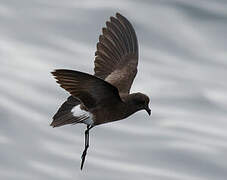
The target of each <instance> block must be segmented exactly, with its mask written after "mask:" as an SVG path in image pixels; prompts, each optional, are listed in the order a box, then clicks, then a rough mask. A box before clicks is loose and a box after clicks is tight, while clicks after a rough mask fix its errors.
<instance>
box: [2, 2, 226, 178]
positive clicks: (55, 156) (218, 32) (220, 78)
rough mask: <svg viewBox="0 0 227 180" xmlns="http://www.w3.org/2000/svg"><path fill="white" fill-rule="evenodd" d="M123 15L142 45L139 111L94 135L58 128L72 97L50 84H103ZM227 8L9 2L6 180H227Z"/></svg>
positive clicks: (5, 8) (5, 13)
mask: <svg viewBox="0 0 227 180" xmlns="http://www.w3.org/2000/svg"><path fill="white" fill-rule="evenodd" d="M116 12H120V13H121V14H123V15H124V16H126V17H127V18H128V19H129V20H130V21H131V23H132V24H133V26H134V28H135V31H136V33H137V36H138V41H139V46H140V60H139V68H138V74H137V77H136V79H135V81H134V84H133V87H132V92H138V91H141V92H144V93H146V94H148V95H149V96H150V97H151V99H152V110H153V116H152V117H149V116H147V113H146V112H145V111H140V112H138V113H136V114H134V115H133V116H131V117H130V118H127V119H126V120H124V121H120V122H115V123H110V124H105V125H101V126H98V127H96V128H94V129H92V130H91V137H90V148H89V150H88V155H87V159H86V163H85V167H84V169H83V171H82V172H81V171H80V169H79V168H80V157H81V153H82V151H83V148H84V130H85V127H86V126H85V125H82V124H81V125H77V126H65V127H61V128H55V129H53V128H51V127H50V126H49V124H50V123H51V121H52V116H53V115H54V114H55V112H56V111H57V109H58V107H59V106H60V105H61V104H62V103H63V102H64V100H65V99H66V98H67V97H68V93H67V92H66V91H64V90H63V89H61V88H60V87H59V86H58V85H57V84H56V83H55V80H54V79H53V77H52V76H51V74H50V71H53V70H54V69H56V68H68V69H74V70H80V71H84V72H88V73H91V74H93V68H94V65H93V60H94V52H95V50H96V42H97V41H98V36H99V34H100V33H101V28H102V27H104V26H105V22H106V21H107V20H108V19H109V17H110V16H114V15H115V13H116ZM226 32H227V1H226V0H219V1H214V0H206V1H202V0H201V1H197V0H191V1H188V0H143V1H140V0H124V1H122V0H115V1H105V0H90V1H88V0H84V1H77V0H66V1H61V0H20V1H18V0H0V179H2V180H14V179H15V180H28V179H29V180H30V179H33V180H40V179H42V180H57V179H59V180H60V179H65V180H72V179H82V180H90V179H92V180H99V179H108V180H114V179H130V180H137V179H139V178H140V179H143V180H151V179H152V180H153V179H154V180H222V179H223V180H224V179H226V178H227V156H226V151H227V130H226V129H227V83H226V82H227V59H226V57H227V51H226V49H227V41H226Z"/></svg>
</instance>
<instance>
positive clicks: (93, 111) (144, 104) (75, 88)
mask: <svg viewBox="0 0 227 180" xmlns="http://www.w3.org/2000/svg"><path fill="white" fill-rule="evenodd" d="M138 54H139V52H138V42H137V37H136V33H135V31H134V29H133V27H132V25H131V23H130V22H129V21H128V20H127V19H126V18H125V17H124V16H122V15H120V14H119V13H117V14H116V17H110V21H107V22H106V27H105V28H103V29H102V35H100V37H99V42H98V43H97V51H96V52H95V56H96V57H95V68H94V71H95V74H94V75H90V74H87V73H83V72H79V71H73V70H66V69H59V70H55V71H54V72H52V74H53V75H54V77H55V78H56V80H57V83H58V84H60V86H61V87H62V88H64V89H65V90H66V91H68V92H69V93H70V94H71V96H70V97H69V98H68V99H67V101H66V102H64V103H63V104H62V106H61V107H60V109H59V110H58V111H57V113H56V114H55V115H54V117H53V122H52V123H51V126H53V127H59V126H63V125H66V124H76V123H81V122H82V123H85V124H87V130H86V131H85V150H84V152H83V155H82V163H81V169H82V168H83V163H84V160H85V156H86V152H87V148H88V146H89V145H88V139H89V129H91V128H92V127H94V126H96V125H99V124H103V123H107V122H112V121H117V120H121V119H124V118H126V117H128V116H130V115H131V114H133V113H135V112H136V111H139V110H143V109H144V110H146V111H147V112H148V114H149V115H150V114H151V110H150V109H149V106H148V105H149V97H148V96H146V95H144V94H142V93H132V94H129V93H130V88H131V85H132V83H133V80H134V78H135V76H136V73H137V65H138Z"/></svg>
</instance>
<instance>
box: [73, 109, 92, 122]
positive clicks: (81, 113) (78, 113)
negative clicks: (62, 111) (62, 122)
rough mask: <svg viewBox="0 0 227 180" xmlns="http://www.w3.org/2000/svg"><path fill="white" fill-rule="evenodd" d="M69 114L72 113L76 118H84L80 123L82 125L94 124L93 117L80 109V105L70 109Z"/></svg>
mask: <svg viewBox="0 0 227 180" xmlns="http://www.w3.org/2000/svg"><path fill="white" fill-rule="evenodd" d="M71 112H72V113H73V116H75V117H78V116H84V117H86V119H85V120H83V121H82V122H83V123H84V124H87V125H92V124H93V123H94V121H93V115H92V114H91V113H90V112H88V111H85V110H82V109H80V105H77V106H74V107H73V108H72V110H71Z"/></svg>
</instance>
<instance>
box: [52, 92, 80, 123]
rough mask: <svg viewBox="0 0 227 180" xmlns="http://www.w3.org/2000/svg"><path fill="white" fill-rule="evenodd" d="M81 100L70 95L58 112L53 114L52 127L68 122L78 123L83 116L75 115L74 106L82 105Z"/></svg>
mask: <svg viewBox="0 0 227 180" xmlns="http://www.w3.org/2000/svg"><path fill="white" fill-rule="evenodd" d="M80 104H81V102H80V101H79V100H78V99H76V98H74V97H73V96H70V97H69V98H68V99H67V100H66V101H65V102H64V103H63V104H62V105H61V107H60V108H59V109H58V111H57V113H56V114H55V115H54V116H53V121H52V123H51V124H50V126H52V127H60V126H63V125H66V124H76V123H78V122H80V121H81V117H76V116H73V113H72V112H71V110H72V108H73V107H75V106H78V105H80Z"/></svg>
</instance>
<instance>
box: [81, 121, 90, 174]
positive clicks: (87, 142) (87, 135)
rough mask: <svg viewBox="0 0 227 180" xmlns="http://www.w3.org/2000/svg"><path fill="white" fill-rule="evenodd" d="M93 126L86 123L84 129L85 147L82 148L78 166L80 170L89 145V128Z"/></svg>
mask: <svg viewBox="0 0 227 180" xmlns="http://www.w3.org/2000/svg"><path fill="white" fill-rule="evenodd" d="M92 127H93V126H90V125H87V129H86V131H85V148H84V151H83V154H82V156H81V159H82V161H81V166H80V169H81V170H82V169H83V165H84V161H85V157H86V155H87V149H88V147H89V130H90V129H91V128H92Z"/></svg>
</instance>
